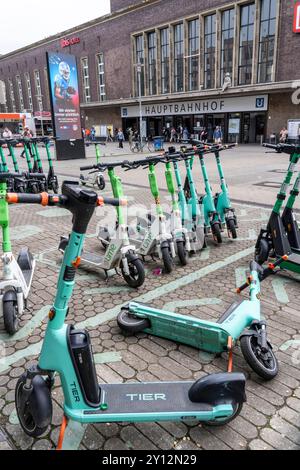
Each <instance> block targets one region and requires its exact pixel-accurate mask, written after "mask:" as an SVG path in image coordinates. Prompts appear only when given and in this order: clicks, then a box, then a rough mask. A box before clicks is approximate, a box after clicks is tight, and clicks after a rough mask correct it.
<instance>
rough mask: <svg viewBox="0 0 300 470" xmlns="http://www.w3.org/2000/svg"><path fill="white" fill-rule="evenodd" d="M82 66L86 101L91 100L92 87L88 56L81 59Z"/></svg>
mask: <svg viewBox="0 0 300 470" xmlns="http://www.w3.org/2000/svg"><path fill="white" fill-rule="evenodd" d="M81 67H82V78H83V94H84V101H85V102H86V103H90V102H91V87H90V76H89V62H88V59H87V57H85V58H84V59H81Z"/></svg>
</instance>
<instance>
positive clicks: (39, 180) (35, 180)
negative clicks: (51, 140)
mask: <svg viewBox="0 0 300 470" xmlns="http://www.w3.org/2000/svg"><path fill="white" fill-rule="evenodd" d="M18 142H19V143H22V144H23V146H24V151H25V157H26V163H27V167H28V172H27V173H26V179H27V192H29V193H33V194H37V193H39V192H43V191H45V189H46V187H47V181H46V178H45V175H44V173H40V172H38V173H35V171H34V168H33V165H32V163H31V158H30V152H29V145H30V139H29V138H23V139H18Z"/></svg>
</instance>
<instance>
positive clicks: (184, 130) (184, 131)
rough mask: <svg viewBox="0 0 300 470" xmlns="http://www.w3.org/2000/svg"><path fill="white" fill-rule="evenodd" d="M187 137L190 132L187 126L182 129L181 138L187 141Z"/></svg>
mask: <svg viewBox="0 0 300 470" xmlns="http://www.w3.org/2000/svg"><path fill="white" fill-rule="evenodd" d="M189 137H190V133H189V131H188V128H187V127H185V128H184V129H183V133H182V138H183V140H184V141H187V140H189Z"/></svg>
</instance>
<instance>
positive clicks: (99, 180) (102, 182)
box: [97, 175, 105, 191]
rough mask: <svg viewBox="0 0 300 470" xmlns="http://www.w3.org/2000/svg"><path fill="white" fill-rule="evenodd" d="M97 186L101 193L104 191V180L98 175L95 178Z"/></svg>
mask: <svg viewBox="0 0 300 470" xmlns="http://www.w3.org/2000/svg"><path fill="white" fill-rule="evenodd" d="M97 186H98V188H99V189H100V191H103V189H105V179H104V178H103V176H102V175H99V176H98V177H97Z"/></svg>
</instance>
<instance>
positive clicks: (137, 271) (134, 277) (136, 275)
mask: <svg viewBox="0 0 300 470" xmlns="http://www.w3.org/2000/svg"><path fill="white" fill-rule="evenodd" d="M128 267H129V274H126V273H125V271H124V268H123V265H121V271H122V276H123V278H124V280H125V281H126V282H127V284H128V285H129V287H133V288H134V289H137V288H138V287H141V286H142V285H143V284H144V282H145V269H144V265H143V262H142V261H141V260H140V259H135V260H133V261H130V260H128Z"/></svg>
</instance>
